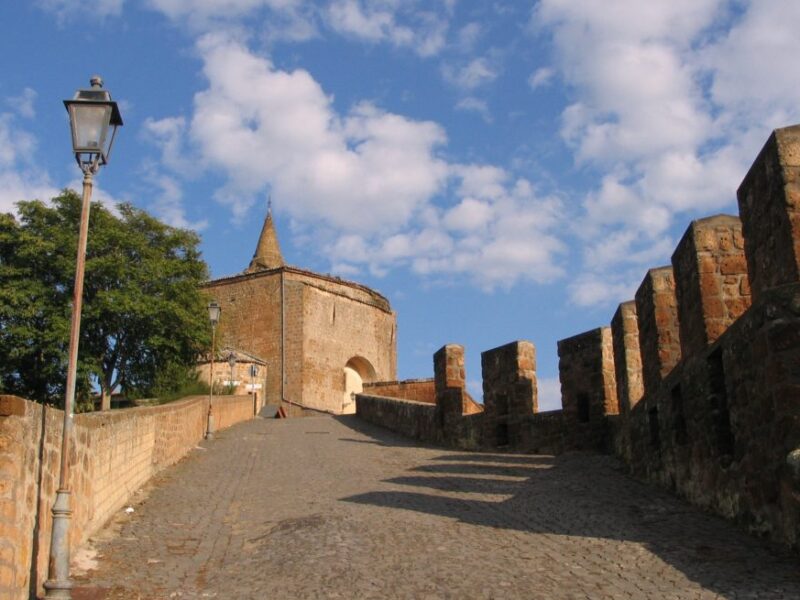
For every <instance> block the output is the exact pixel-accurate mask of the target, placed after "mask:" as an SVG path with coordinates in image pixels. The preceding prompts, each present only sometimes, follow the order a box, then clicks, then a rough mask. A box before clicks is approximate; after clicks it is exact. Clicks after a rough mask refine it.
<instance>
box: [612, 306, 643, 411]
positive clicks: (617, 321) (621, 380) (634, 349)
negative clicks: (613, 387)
mask: <svg viewBox="0 0 800 600" xmlns="http://www.w3.org/2000/svg"><path fill="white" fill-rule="evenodd" d="M611 338H612V344H613V348H614V369H615V375H616V382H617V399H618V401H619V409H620V412H622V413H623V414H626V413H628V412H629V411H630V409H631V407H633V406H636V404H637V403H638V402H639V400H641V399H642V395H643V394H644V386H643V384H642V355H641V352H640V351H639V322H638V320H637V316H636V302H634V301H633V300H630V301H628V302H623V303H622V304H620V305H619V307H618V308H617V311H616V312H615V313H614V317H613V318H612V319H611Z"/></svg>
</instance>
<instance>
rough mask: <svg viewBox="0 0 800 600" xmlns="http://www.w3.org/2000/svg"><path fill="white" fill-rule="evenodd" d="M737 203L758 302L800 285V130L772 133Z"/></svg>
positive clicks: (786, 128)
mask: <svg viewBox="0 0 800 600" xmlns="http://www.w3.org/2000/svg"><path fill="white" fill-rule="evenodd" d="M737 197H738V199H739V216H740V217H741V219H742V228H743V231H744V237H745V244H746V246H747V269H748V272H749V274H750V284H751V286H752V289H753V297H754V298H757V297H758V296H759V295H760V294H761V293H762V292H763V291H764V290H767V289H770V288H772V287H775V286H778V285H782V284H784V283H793V282H795V281H797V280H798V279H800V125H793V126H791V127H785V128H783V129H776V130H775V131H774V132H773V133H772V135H771V136H770V137H769V139H768V140H767V143H766V144H765V145H764V148H763V149H762V150H761V152H760V153H759V155H758V157H757V158H756V160H755V162H754V163H753V166H752V167H750V170H749V171H748V173H747V175H746V176H745V178H744V181H742V184H741V185H740V186H739V190H738V192H737Z"/></svg>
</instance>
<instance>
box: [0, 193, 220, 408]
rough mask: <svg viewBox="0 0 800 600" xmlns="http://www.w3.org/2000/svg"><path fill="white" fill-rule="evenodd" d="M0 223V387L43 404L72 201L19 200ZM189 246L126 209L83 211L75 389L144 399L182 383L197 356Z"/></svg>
mask: <svg viewBox="0 0 800 600" xmlns="http://www.w3.org/2000/svg"><path fill="white" fill-rule="evenodd" d="M17 209H18V213H19V218H18V219H17V218H15V217H14V216H13V215H10V214H4V215H0V388H1V389H2V390H4V391H5V392H7V393H15V394H19V395H22V396H25V397H28V398H32V399H36V400H39V401H43V402H50V403H58V402H60V401H61V400H62V398H63V395H64V386H65V383H66V382H65V380H66V356H67V346H68V340H69V322H70V310H71V305H72V289H73V281H74V276H75V254H76V249H77V237H78V223H79V221H80V210H81V199H80V197H79V196H78V195H77V194H75V193H74V192H72V191H69V190H65V191H64V192H63V193H62V194H61V195H60V196H58V197H57V198H54V199H53V200H52V203H51V204H45V203H43V202H40V201H38V200H34V201H26V202H20V203H18V205H17ZM198 245H199V238H198V236H197V235H196V234H195V233H193V232H191V231H186V230H182V229H176V228H173V227H170V226H168V225H165V224H163V223H161V222H160V221H158V220H157V219H155V218H154V217H152V216H150V215H148V214H147V213H146V212H144V211H142V210H140V209H137V208H135V207H133V206H131V205H130V204H122V205H120V206H119V207H118V214H114V213H112V212H111V211H109V210H108V209H106V208H105V207H104V206H103V205H101V204H99V203H93V204H92V208H91V213H90V219H89V240H88V247H87V255H86V272H85V273H86V274H85V280H84V294H83V299H84V300H83V317H82V320H81V337H80V348H79V354H78V356H79V364H78V379H77V388H78V393H79V396H82V397H84V398H85V397H86V396H88V394H89V392H90V390H91V387H92V384H94V385H96V386H97V387H99V388H100V390H101V393H102V394H103V395H104V397H107V396H108V395H110V393H111V392H112V391H116V390H117V389H121V390H122V392H123V393H126V394H129V395H130V394H136V395H140V396H141V395H144V396H147V395H155V394H157V393H163V392H168V391H170V390H171V389H172V388H173V387H174V386H178V385H181V384H184V383H185V382H186V373H187V369H188V368H189V367H190V366H191V365H193V364H194V362H195V360H196V358H197V356H198V354H199V353H200V352H202V351H203V350H205V349H207V347H208V344H209V337H210V333H209V327H208V324H207V316H206V314H205V299H204V297H203V295H202V293H201V292H200V291H199V287H198V286H199V284H200V283H202V282H203V281H205V280H206V279H207V276H208V270H207V267H206V265H205V263H204V262H203V260H202V259H201V257H200V251H199V249H198Z"/></svg>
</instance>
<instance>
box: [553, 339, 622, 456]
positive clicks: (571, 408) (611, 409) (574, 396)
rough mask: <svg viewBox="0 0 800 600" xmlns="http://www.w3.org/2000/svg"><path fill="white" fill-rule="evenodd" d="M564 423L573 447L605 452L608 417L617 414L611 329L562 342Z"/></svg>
mask: <svg viewBox="0 0 800 600" xmlns="http://www.w3.org/2000/svg"><path fill="white" fill-rule="evenodd" d="M558 376H559V380H560V381H561V406H562V407H563V420H564V424H565V426H566V427H568V428H569V429H570V430H571V434H570V435H571V438H572V441H571V444H570V445H571V446H573V447H575V448H578V449H589V448H602V447H603V445H604V444H605V442H604V440H603V436H604V431H605V424H604V418H605V415H607V414H617V413H618V412H619V407H618V403H617V389H616V378H615V375H614V352H613V343H612V339H611V329H610V328H609V327H599V328H597V329H592V330H591V331H587V332H585V333H581V334H578V335H576V336H573V337H571V338H567V339H563V340H560V341H559V342H558Z"/></svg>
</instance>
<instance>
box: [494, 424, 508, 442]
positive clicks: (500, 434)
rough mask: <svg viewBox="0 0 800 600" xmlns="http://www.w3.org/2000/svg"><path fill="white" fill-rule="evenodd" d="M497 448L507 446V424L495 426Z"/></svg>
mask: <svg viewBox="0 0 800 600" xmlns="http://www.w3.org/2000/svg"><path fill="white" fill-rule="evenodd" d="M497 446H498V447H501V446H508V424H507V423H499V424H498V425H497Z"/></svg>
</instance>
